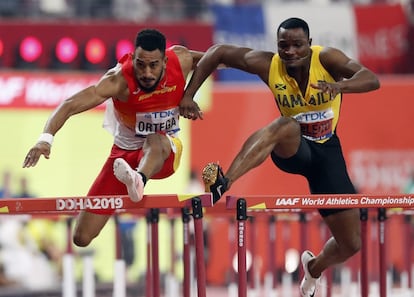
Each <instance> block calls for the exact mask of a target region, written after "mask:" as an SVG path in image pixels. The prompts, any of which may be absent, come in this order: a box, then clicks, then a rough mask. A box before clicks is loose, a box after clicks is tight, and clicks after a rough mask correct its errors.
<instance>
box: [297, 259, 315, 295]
mask: <svg viewBox="0 0 414 297" xmlns="http://www.w3.org/2000/svg"><path fill="white" fill-rule="evenodd" d="M313 258H315V255H314V254H312V252H310V251H304V252H303V253H302V257H301V260H302V266H303V271H304V274H305V275H304V276H303V279H302V282H301V283H300V295H301V296H302V297H314V296H315V292H316V285H317V282H318V280H319V278H313V277H312V275H311V274H310V272H309V270H308V264H309V262H310V261H311V260H312V259H313Z"/></svg>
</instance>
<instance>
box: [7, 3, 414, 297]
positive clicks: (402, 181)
mask: <svg viewBox="0 0 414 297" xmlns="http://www.w3.org/2000/svg"><path fill="white" fill-rule="evenodd" d="M413 7H414V1H411V0H401V1H397V0H396V1H392V0H389V1H386V0H382V1H380V0H378V1H374V0H371V1H370V0H360V1H345V0H343V1H341V0H336V1H334V0H331V1H329V0H308V1H282V0H279V1H271V0H262V1H253V0H250V1H249V0H0V90H1V92H0V132H1V135H3V136H4V137H5V138H4V140H3V141H2V149H1V154H2V158H0V173H2V175H3V179H2V183H1V184H0V189H1V191H0V194H1V196H3V197H62V196H76V195H84V194H85V193H86V192H87V190H88V188H89V185H90V184H91V183H92V181H93V180H94V178H95V175H96V174H97V173H98V171H99V170H100V168H101V166H102V164H103V161H104V160H105V158H106V156H107V153H108V151H109V148H110V146H111V144H112V139H111V137H110V135H109V134H108V133H106V132H105V131H104V129H101V126H102V115H103V111H104V106H102V107H98V108H97V109H96V110H94V111H90V112H87V113H85V114H82V115H78V116H76V117H73V118H72V119H71V120H70V121H69V122H68V123H67V125H66V126H65V127H64V128H63V129H62V130H61V131H60V132H59V134H58V135H57V137H56V140H55V143H54V146H53V151H52V155H51V159H50V160H47V161H46V160H41V161H40V163H39V164H38V166H37V167H35V168H31V169H25V170H23V169H22V168H21V164H22V161H23V158H24V155H25V153H26V151H27V150H28V149H29V148H30V147H31V146H32V145H33V143H34V142H35V141H36V139H37V137H38V135H39V133H40V132H41V131H42V129H43V125H44V123H45V121H46V119H47V117H48V115H49V113H50V112H51V110H52V109H53V108H55V107H56V106H57V105H58V104H59V103H60V102H61V101H62V100H64V99H65V98H67V97H68V96H70V95H71V94H73V93H74V92H76V91H78V90H80V89H82V88H83V87H86V86H87V85H89V84H91V83H93V82H94V81H96V80H97V79H98V78H99V77H100V75H101V74H102V73H103V71H105V70H106V69H108V68H110V67H111V66H113V65H114V64H115V63H116V59H117V58H118V57H119V56H120V55H122V54H123V53H125V52H127V51H130V50H131V49H132V48H133V41H134V38H135V35H136V33H137V32H138V31H139V30H140V29H142V28H146V27H152V28H157V29H160V30H161V31H162V32H164V33H165V35H166V36H167V38H168V42H169V44H182V45H185V46H187V47H189V48H192V49H195V50H201V51H203V50H206V49H207V48H208V47H209V46H211V45H212V44H215V43H232V44H238V45H245V46H249V47H253V48H258V49H266V50H275V49H276V44H275V40H276V32H275V31H276V28H277V26H278V24H279V23H280V22H281V21H282V20H284V19H286V18H288V17H291V16H298V17H302V18H304V19H305V20H307V21H308V23H309V25H310V29H311V37H313V44H322V45H328V46H329V45H330V46H335V47H338V48H341V49H343V50H344V51H345V52H346V53H347V54H349V55H350V56H352V57H354V58H356V59H358V60H359V61H361V62H362V63H363V64H365V65H366V66H368V67H369V68H370V69H372V70H373V71H375V72H376V73H378V74H379V75H380V78H381V83H382V88H381V89H380V90H378V91H375V92H372V93H368V94H363V95H346V96H345V99H344V103H343V107H342V118H341V121H340V124H339V128H338V133H339V135H340V137H341V138H342V142H343V149H344V154H345V157H346V159H347V162H348V168H349V171H350V173H351V176H352V178H353V180H354V182H355V184H356V186H357V187H358V189H359V190H360V192H363V193H399V192H406V193H412V192H414V186H413V179H414V139H413V137H412V136H411V134H412V133H411V130H412V127H413V124H414V120H413V117H412V114H411V111H412V110H413V107H414V103H413V100H412V98H411V97H412V94H413V92H414V76H413V73H414V62H413V59H412V50H413V47H414V39H413V32H414V31H413V30H414V10H413ZM197 100H198V101H199V102H200V105H201V106H202V109H203V111H204V113H205V120H204V121H197V122H188V121H185V120H183V121H182V128H183V129H182V133H181V137H182V139H183V142H184V147H185V151H184V158H183V162H182V166H181V167H180V169H179V171H178V173H177V174H176V175H175V176H173V177H171V178H169V179H167V180H164V181H161V182H160V181H151V182H150V183H149V184H148V187H147V189H146V191H147V193H185V192H192V191H199V190H200V188H198V190H194V188H193V187H192V185H193V184H192V183H193V182H195V184H196V185H198V187H200V186H201V185H200V184H201V180H200V176H199V173H200V172H201V170H202V168H203V167H204V165H205V164H206V163H207V162H210V161H217V160H219V161H220V163H221V164H222V166H223V167H224V168H227V167H228V166H229V164H230V161H231V159H232V157H233V156H234V155H235V154H236V153H237V151H238V150H239V147H240V146H241V144H242V143H243V141H244V140H245V138H246V137H247V135H249V134H250V133H251V132H252V131H254V130H256V129H257V128H259V127H260V126H262V125H264V124H266V123H268V122H269V121H271V120H272V119H273V118H274V117H275V116H277V111H276V109H275V105H274V102H273V98H272V96H271V95H270V94H269V92H268V91H267V89H266V87H265V86H264V85H262V84H261V83H260V82H259V81H258V80H257V78H255V77H253V76H251V75H248V74H245V73H242V72H239V71H236V70H230V69H227V70H220V71H218V72H216V73H215V75H214V76H213V77H211V79H210V80H209V81H207V82H206V83H205V84H204V86H203V89H202V90H201V91H200V92H199V93H198V95H197ZM91 136H93V137H91ZM213 136H214V138H215V140H214V142H212V141H211V139H212V137H213ZM192 173H195V174H192ZM191 177H192V179H191ZM196 189H197V188H196ZM201 190H202V188H201ZM307 192H308V190H307V187H306V183H305V181H304V180H302V179H301V178H299V177H295V176H289V175H286V174H283V173H281V172H279V171H277V170H274V168H273V165H272V164H271V163H270V162H269V161H267V162H265V164H263V166H261V167H260V168H257V169H255V170H254V171H252V172H250V173H249V174H247V175H246V176H245V177H243V178H242V179H241V180H240V181H239V182H238V183H237V184H235V185H234V186H233V188H232V193H234V194H246V195H249V194H258V193H260V194H306V193H307ZM394 213H395V212H394ZM407 218H408V221H409V222H411V216H408V215H392V216H391V215H390V219H389V224H388V226H389V227H388V228H389V236H390V239H389V242H393V247H392V249H391V248H390V249H388V250H387V261H388V262H387V263H388V264H387V265H388V268H389V270H390V272H392V275H393V281H394V282H393V284H394V286H396V287H400V286H401V273H402V272H409V273H410V275H411V272H410V269H411V265H410V264H411V263H412V261H413V256H412V254H413V253H411V249H410V250H409V251H408V252H407V247H408V248H411V245H410V241H409V239H408V238H410V236H409V235H410V234H412V230H411V229H408V230H409V231H408V232H411V233H410V234H408V235H407V236H406V237H403V238H402V239H401V236H402V235H401V230H402V226H405V225H403V224H404V222H407ZM121 219H122V220H123V222H124V224H123V226H124V228H125V230H124V231H125V232H126V233H125V234H126V236H127V239H125V240H126V242H125V246H129V247H131V248H132V250H133V253H132V254H133V256H130V257H132V258H130V259H129V260H130V265H129V266H128V283H129V284H131V286H136V288H138V289H139V288H141V287H142V283H143V279H144V276H145V262H146V246H145V244H146V223H145V218H138V219H137V218H131V217H127V216H126V217H123V218H121ZM176 220H177V219H176ZM311 220H316V219H315V218H312V219H311ZM170 222H171V218H163V219H162V220H161V222H160V228H161V230H160V240H161V241H162V243H161V244H160V246H161V247H164V248H163V249H162V250H161V254H160V263H161V271H162V273H163V274H165V273H166V272H168V271H170V270H171V269H170V268H171V267H170V266H171V265H176V267H175V269H174V271H175V273H176V274H177V277H178V278H180V277H182V273H181V269H182V267H181V266H182V264H180V261H179V256H177V259H178V260H177V261H171V255H170V250H168V249H166V248H165V247H168V246H169V243H170V239H171V235H172V234H173V236H174V237H175V245H176V247H175V248H176V250H177V255H180V253H181V249H182V248H181V245H180V243H181V240H182V238H181V237H182V235H181V229H180V228H181V226H180V220H179V219H178V220H177V224H175V225H174V231H173V232H171V230H170V229H169V228H170V227H171V225H170ZM206 223H207V226H208V227H207V229H206V239H207V240H206V242H207V243H206V249H207V251H208V262H207V281H208V284H209V285H211V286H214V287H223V288H224V287H226V286H227V285H228V283H229V280H230V278H231V277H230V276H229V271H231V267H230V264H229V263H231V261H230V260H229V255H231V253H232V252H231V248H230V247H226V248H223V242H222V241H221V240H220V241H217V240H215V238H228V237H229V234H228V233H227V231H226V230H227V227H228V225H229V222H228V220H227V218H213V217H209V218H208V221H207V222H206ZM376 223H377V222H376V219H375V215H374V216H373V218H372V224H373V225H372V226H373V227H372V229H373V230H374V226H376V225H375V224H376ZM65 224H66V218H53V219H51V218H30V217H27V216H24V217H17V216H15V217H9V216H3V217H0V248H1V249H0V263H1V264H2V274H1V275H0V285H2V286H1V287H0V296H23V295H25V296H34V295H33V294H35V293H34V292H39V290H41V292H42V293H36V294H38V295H37V296H40V295H41V294H44V296H46V295H47V294H49V295H47V296H54V295H56V296H57V295H60V291H59V286H60V279H61V276H62V275H61V269H60V267H61V259H62V254H63V253H64V252H65V247H66V233H65V232H66V231H65V226H66V225H65ZM410 225H411V224H410ZM257 228H261V230H265V231H264V232H267V231H266V230H268V225H267V221H266V220H260V219H259V220H258V222H257ZM280 228H281V229H280V230H279V232H281V233H283V232H286V230H291V231H292V233H290V235H289V236H287V235H284V236H282V238H281V239H280V240H281V241H280V242H279V243H278V252H277V255H276V258H277V260H275V265H277V271H278V273H280V272H281V271H285V269H284V262H285V252H286V250H287V249H289V248H292V249H295V250H298V251H300V249H301V246H300V245H301V243H300V239H299V238H298V236H299V234H300V232H299V229H298V228H299V223H298V222H290V223H289V225H287V224H286V225H284V227H283V226H282V227H280ZM308 228H309V230H308V232H309V234H311V235H310V236H308V240H309V242H308V243H307V244H306V247H307V248H311V249H314V250H319V249H320V248H321V244H322V242H323V241H322V240H321V239H320V234H319V233H320V228H319V225H318V221H314V223H310V224H309V226H308ZM113 229H114V226H113V224H112V223H110V224H109V225H108V226H107V227H106V228H105V229H104V231H103V233H102V234H101V235H100V237H99V238H98V239H97V240H96V241H95V242H94V243H93V244H92V245H91V246H90V247H88V248H87V249H86V250H87V251H93V253H94V267H95V273H96V279H97V281H98V283H99V284H101V287H100V288H103V289H102V290H103V291H105V290H106V291H105V292H106V294H108V292H111V287H110V285H108V284H110V283H111V281H112V279H113V260H114V257H115V252H114V249H115V247H114V246H112V245H111V244H108V243H111V242H114V238H113V236H114V230H113ZM283 230H285V231H283ZM404 230H406V229H404ZM406 232H407V231H406ZM369 236H371V237H372V238H373V240H372V241H371V243H372V244H374V246H373V248H375V244H376V243H377V239H378V238H377V237H376V235H375V232H374V231H371V233H370V235H369ZM267 238H268V237H267V236H261V235H258V238H257V239H256V241H255V242H256V245H257V247H256V249H255V250H256V253H257V255H258V256H259V258H260V259H261V261H262V262H261V263H265V261H266V259H267V258H268V254H267V253H268V242H267V241H266V239H267ZM132 244H133V245H132ZM84 252H85V250H83V249H81V250H76V253H78V254H79V255H81V254H82V253H84ZM128 252H130V251H128ZM30 256H31V257H32V258H36V259H38V262H37V263H38V264H36V265H35V264H33V263H32V262H30V261H31V260H30ZM376 256H377V254H376V253H372V254H370V258H369V259H368V261H369V263H370V266H369V267H370V271H371V274H370V279H371V280H372V281H373V282H375V281H377V280H378V279H377V275H376V273H375V271H377V270H378V261H377V260H376V258H375V257H376ZM81 258H82V257H81V256H79V257H78V259H77V264H76V272H75V274H76V278H77V280H78V281H79V282H81V276H82V263H81V260H82V259H81ZM172 262H173V263H174V262H175V264H171V263H172ZM354 262H355V261H354ZM39 263H42V264H39ZM257 265H259V264H257ZM40 267H43V268H42V269H41V268H40ZM407 267H408V268H407ZM297 269H298V267H296V268H295V269H294V270H293V272H292V273H297ZM355 269H357V268H355ZM264 270H265V267H264V265H261V266H260V265H259V269H258V271H259V272H260V274H259V279H261V280H262V279H263V275H264ZM230 274H231V273H230ZM278 275H279V274H278ZM292 275H293V274H292ZM42 276H43V277H42ZM36 280H37V281H36ZM338 281H340V279H339V280H338ZM138 289H137V290H138ZM141 289H142V288H141ZM102 290H101V291H99V292H100V294H104V293H103V291H102ZM2 292H3V293H4V294H3V293H2ZM79 294H81V293H79ZM133 294H134V296H140V295H139V294H143V291H142V290H138V291H134V293H133ZM407 296H408V295H407Z"/></svg>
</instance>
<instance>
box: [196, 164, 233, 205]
mask: <svg viewBox="0 0 414 297" xmlns="http://www.w3.org/2000/svg"><path fill="white" fill-rule="evenodd" d="M202 178H203V182H204V186H205V191H206V192H211V193H212V194H213V203H216V202H217V201H219V199H220V198H221V196H222V195H223V194H224V192H226V191H227V185H228V182H229V180H228V179H227V178H226V177H225V176H224V174H223V170H222V169H221V167H220V165H218V164H217V163H208V164H207V165H206V166H205V167H204V169H203V173H202Z"/></svg>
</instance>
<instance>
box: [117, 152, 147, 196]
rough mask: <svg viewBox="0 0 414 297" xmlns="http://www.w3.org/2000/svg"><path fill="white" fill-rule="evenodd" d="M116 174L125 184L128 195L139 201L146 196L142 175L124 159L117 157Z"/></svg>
mask: <svg viewBox="0 0 414 297" xmlns="http://www.w3.org/2000/svg"><path fill="white" fill-rule="evenodd" d="M114 174H115V176H116V178H117V179H118V180H119V181H120V182H121V183H123V184H125V186H126V187H127V190H128V196H129V198H130V199H131V200H132V201H133V202H138V201H140V200H141V199H142V197H143V196H144V182H143V181H142V176H141V174H139V173H138V172H136V171H135V170H133V169H132V168H131V166H129V165H128V163H127V162H126V161H125V160H124V159H122V158H117V159H115V161H114Z"/></svg>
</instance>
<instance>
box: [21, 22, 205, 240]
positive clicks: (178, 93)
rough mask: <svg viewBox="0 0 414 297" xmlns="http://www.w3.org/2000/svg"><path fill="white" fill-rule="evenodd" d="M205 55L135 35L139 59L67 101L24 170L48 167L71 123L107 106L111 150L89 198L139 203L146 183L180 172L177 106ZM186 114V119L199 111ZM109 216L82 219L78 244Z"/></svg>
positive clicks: (125, 60)
mask: <svg viewBox="0 0 414 297" xmlns="http://www.w3.org/2000/svg"><path fill="white" fill-rule="evenodd" d="M202 55H203V53H202V52H196V51H191V50H188V49H187V48H185V47H183V46H172V47H171V48H168V49H166V39H165V36H164V35H163V34H162V33H160V32H159V31H157V30H153V29H145V30H142V31H140V32H139V33H138V35H137V38H136V41H135V51H134V52H133V53H130V54H127V55H125V56H124V57H122V58H121V59H120V60H119V62H118V64H117V65H116V66H115V67H114V68H112V69H109V70H108V71H107V72H106V73H105V74H104V75H103V76H102V77H101V79H100V80H99V81H98V82H97V83H96V84H95V85H92V86H89V87H87V88H85V89H84V90H82V91H80V92H78V93H76V94H75V95H73V96H72V97H70V98H68V99H66V100H65V101H63V102H62V103H61V104H60V105H59V106H58V107H57V108H56V110H55V111H54V112H53V113H52V114H51V116H50V118H49V119H48V121H47V123H46V125H45V127H44V130H43V133H42V134H41V135H40V137H39V139H38V141H37V143H36V144H35V145H34V146H33V147H32V148H31V149H30V150H29V152H28V153H27V155H26V158H25V160H24V162H23V167H31V166H35V165H36V164H37V162H38V161H39V158H40V156H41V155H44V157H45V158H46V159H49V155H50V150H51V146H52V142H53V138H54V135H55V134H56V133H57V132H58V131H59V129H60V128H61V127H62V126H63V125H64V123H65V122H66V121H67V120H68V119H69V117H70V116H72V115H75V114H78V113H81V112H84V111H87V110H89V109H92V108H94V107H96V106H98V105H100V104H102V103H104V102H105V101H107V111H106V115H105V117H106V118H105V123H106V124H108V126H109V129H110V130H111V132H112V133H113V135H114V145H113V147H112V150H111V153H110V155H109V157H108V159H107V161H106V162H105V164H104V166H103V168H102V170H101V172H100V173H99V175H98V177H97V178H96V180H95V182H94V183H93V185H92V187H91V188H90V190H89V192H88V195H90V196H99V195H126V194H128V195H129V196H130V198H131V199H132V200H133V201H139V200H141V199H142V196H143V191H144V186H145V183H146V182H147V180H148V179H151V178H153V179H162V178H166V177H168V176H170V175H171V174H173V173H174V172H175V170H176V169H177V167H178V165H179V162H180V157H181V151H182V144H181V141H180V140H179V139H178V138H177V132H178V130H179V112H180V111H179V103H180V100H181V98H182V95H183V93H184V87H185V81H186V78H187V76H188V74H189V73H190V71H191V70H192V69H193V68H194V66H195V65H196V64H197V62H198V61H199V59H200V58H201V57H202ZM193 108H194V110H192V109H191V108H189V109H186V111H185V114H183V115H184V116H185V117H187V118H192V116H193V114H195V113H196V112H198V110H197V111H196V110H195V109H198V106H196V105H195V106H194V107H193ZM111 215H112V212H102V211H100V212H92V211H83V212H81V214H80V215H79V217H78V219H77V224H76V228H75V232H74V238H73V241H74V243H75V244H76V245H78V246H87V245H88V244H89V243H90V242H91V241H92V239H93V238H95V237H96V236H97V235H98V234H99V232H100V231H101V229H102V228H103V227H104V225H105V224H106V222H107V220H108V219H109V217H110V216H111Z"/></svg>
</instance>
